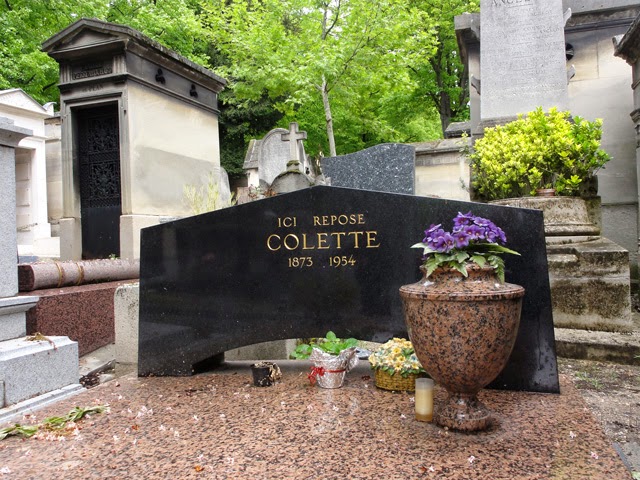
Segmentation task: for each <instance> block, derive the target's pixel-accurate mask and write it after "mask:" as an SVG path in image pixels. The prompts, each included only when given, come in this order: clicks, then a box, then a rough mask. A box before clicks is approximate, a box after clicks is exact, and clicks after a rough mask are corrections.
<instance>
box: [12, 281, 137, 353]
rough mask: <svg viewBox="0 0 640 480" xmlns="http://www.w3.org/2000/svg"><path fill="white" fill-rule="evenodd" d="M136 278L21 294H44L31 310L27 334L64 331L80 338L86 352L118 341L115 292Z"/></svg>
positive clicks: (72, 338)
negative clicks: (116, 338)
mask: <svg viewBox="0 0 640 480" xmlns="http://www.w3.org/2000/svg"><path fill="white" fill-rule="evenodd" d="M131 282H132V281H131V280H129V281H118V282H106V283H98V284H94V285H80V286H77V287H64V288H48V289H44V290H34V291H33V292H28V293H25V294H21V295H36V296H39V297H40V300H39V301H38V303H37V305H36V306H35V307H33V308H32V309H30V310H29V311H28V312H27V334H28V335H33V334H34V333H36V332H40V333H42V334H43V335H51V336H56V335H62V336H67V337H69V338H70V339H71V340H74V341H76V342H78V350H79V355H80V356H82V355H86V354H87V353H90V352H93V351H94V350H96V349H98V348H100V347H103V346H105V345H108V344H110V343H113V342H114V341H115V326H114V322H115V320H114V317H115V314H114V309H113V296H114V294H115V291H116V288H118V287H119V286H121V285H125V284H126V283H131Z"/></svg>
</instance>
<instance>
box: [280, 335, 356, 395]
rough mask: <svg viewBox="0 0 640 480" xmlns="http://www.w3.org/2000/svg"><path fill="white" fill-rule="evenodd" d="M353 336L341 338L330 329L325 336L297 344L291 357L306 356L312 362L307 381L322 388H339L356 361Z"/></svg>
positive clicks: (302, 357)
mask: <svg viewBox="0 0 640 480" xmlns="http://www.w3.org/2000/svg"><path fill="white" fill-rule="evenodd" d="M357 343H358V341H357V340H356V339H355V338H347V339H341V338H338V337H337V336H336V334H335V333H333V332H332V331H329V332H327V335H326V336H325V338H319V339H316V340H315V341H312V342H310V343H302V344H300V345H298V346H297V347H296V349H295V351H294V352H293V353H292V354H291V356H292V357H293V358H301V359H304V358H308V359H309V360H311V362H313V367H312V368H311V373H309V375H308V376H309V381H310V382H311V384H312V385H315V384H316V383H317V384H318V386H320V387H322V388H339V387H341V386H342V384H343V383H344V377H345V375H346V373H347V372H348V371H349V370H351V369H352V368H353V367H355V366H356V365H357V363H358V357H357V356H356V345H357Z"/></svg>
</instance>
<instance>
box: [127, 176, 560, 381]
mask: <svg viewBox="0 0 640 480" xmlns="http://www.w3.org/2000/svg"><path fill="white" fill-rule="evenodd" d="M458 211H462V212H467V211H472V212H473V213H474V214H476V215H480V216H482V217H486V218H490V219H491V220H493V221H494V222H495V223H496V224H497V225H499V226H501V227H502V228H503V229H504V231H505V232H506V235H507V238H508V240H509V243H508V246H509V247H511V248H513V249H515V250H517V251H519V252H521V253H522V256H521V257H517V256H512V255H510V256H508V257H509V258H506V262H507V281H509V282H511V283H517V284H520V285H522V286H524V287H525V289H526V295H525V298H524V304H523V309H522V320H521V324H520V331H519V333H518V339H517V341H516V346H515V348H514V351H513V353H512V355H511V358H510V360H509V363H508V365H507V367H506V368H505V370H504V371H503V373H502V374H501V375H500V376H499V377H498V378H497V379H496V380H495V381H494V382H493V384H492V386H493V387H495V388H504V389H511V390H528V391H536V392H558V391H559V384H558V374H557V364H556V354H555V341H554V333H553V321H552V316H551V297H550V292H549V279H548V273H547V258H546V251H545V242H544V229H543V222H542V212H540V211H535V210H526V209H519V208H511V207H503V206H496V205H486V204H476V203H467V202H456V201H449V200H441V199H434V198H426V197H415V196H410V195H398V194H389V193H378V192H370V191H363V190H351V189H344V188H336V187H322V186H319V187H314V188H310V189H306V190H300V191H297V192H293V193H289V194H285V195H279V196H276V197H272V198H268V199H264V200H260V201H256V202H251V203H248V204H244V205H239V206H236V207H231V208H226V209H223V210H218V211H216V212H211V213H207V214H204V215H199V216H196V217H191V218H186V219H183V220H178V221H174V222H171V223H165V224H162V225H157V226H154V227H150V228H146V229H144V230H143V231H142V245H141V254H142V255H141V269H140V336H139V341H140V344H139V360H138V373H139V375H189V374H191V373H193V370H194V367H198V365H202V364H206V363H207V361H208V360H209V359H212V358H215V357H216V356H219V355H220V354H222V353H223V352H225V351H227V350H230V349H233V348H236V347H240V346H245V345H251V344H254V343H259V342H265V341H269V340H278V339H286V338H302V337H314V336H315V337H319V336H323V335H324V334H325V333H326V332H327V331H328V330H333V331H334V332H336V333H337V334H338V335H339V336H352V337H356V338H360V339H362V340H374V341H379V342H384V341H386V340H388V339H389V338H391V337H393V336H404V337H406V336H407V334H406V327H405V324H404V319H403V314H402V306H401V302H400V296H399V293H398V289H399V287H400V286H401V285H404V284H408V283H413V282H415V281H417V280H418V279H419V278H420V275H419V271H418V266H419V264H420V251H419V250H416V249H411V248H410V246H411V245H413V244H414V243H416V242H419V241H421V240H422V238H423V236H424V233H423V232H424V230H425V228H427V227H429V225H431V224H432V223H443V224H444V225H443V226H444V227H446V228H447V229H449V228H451V219H452V218H453V217H454V216H455V215H456V214H457V212H458Z"/></svg>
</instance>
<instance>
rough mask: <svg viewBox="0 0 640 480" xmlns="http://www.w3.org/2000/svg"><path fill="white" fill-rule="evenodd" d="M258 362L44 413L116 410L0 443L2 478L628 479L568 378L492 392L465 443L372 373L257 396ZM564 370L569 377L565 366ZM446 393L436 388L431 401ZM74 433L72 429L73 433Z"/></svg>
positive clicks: (282, 386)
mask: <svg viewBox="0 0 640 480" xmlns="http://www.w3.org/2000/svg"><path fill="white" fill-rule="evenodd" d="M249 363H250V362H235V363H234V364H232V365H229V366H228V367H227V369H226V370H222V371H220V370H219V371H216V372H215V373H207V374H201V375H197V376H193V377H155V378H154V377H149V378H137V377H136V376H135V375H134V374H128V375H125V376H122V377H120V378H117V379H115V380H112V381H109V382H107V383H104V384H102V385H99V386H96V387H95V388H92V389H89V390H87V391H85V392H82V393H80V394H78V395H76V396H75V397H72V398H68V399H65V400H61V401H60V402H59V403H57V404H55V405H52V406H50V407H47V408H45V409H43V410H42V411H39V412H38V413H37V417H36V418H30V419H27V422H35V423H37V422H39V421H42V419H43V418H45V417H48V416H51V415H62V414H64V413H66V412H68V411H69V410H70V409H71V408H72V407H74V406H76V405H78V406H89V405H103V404H107V403H108V404H109V405H110V413H103V414H97V415H93V416H92V417H91V418H89V419H83V420H81V421H79V422H78V423H77V424H76V425H74V426H71V427H70V428H69V429H67V430H65V431H63V434H62V435H60V434H58V433H55V432H54V433H52V432H43V433H42V434H41V435H40V436H38V437H37V438H31V439H21V438H16V437H12V438H8V439H6V440H4V441H2V442H1V443H0V476H2V477H1V478H16V479H21V480H22V479H34V480H40V479H45V480H46V479H83V480H84V479H91V478H96V479H108V478H114V479H116V478H117V479H122V478H127V479H172V480H175V479H190V478H194V479H199V478H206V479H227V478H229V479H251V480H254V479H258V480H260V479H278V480H283V479H289V478H291V479H293V478H295V479H318V478H320V479H360V480H366V479H380V478H385V479H391V480H393V479H413V478H427V479H435V478H438V479H483V480H484V479H491V480H499V479H570V480H572V479H582V478H589V479H594V480H598V479H601V480H617V479H625V480H629V479H630V478H631V474H630V472H629V470H628V469H627V468H626V467H625V466H624V464H623V462H622V461H621V460H620V458H619V457H618V455H617V454H616V452H615V450H614V449H613V448H612V446H611V442H610V439H609V438H608V437H607V436H606V435H605V434H604V432H603V430H602V427H601V425H600V424H599V422H598V421H597V419H596V417H595V416H594V415H592V411H591V410H590V409H589V408H587V404H586V403H585V400H584V399H583V398H582V396H581V393H584V391H583V390H578V389H576V387H575V386H574V384H573V382H572V381H571V375H567V374H563V375H561V388H562V394H561V395H554V394H531V393H524V392H507V391H495V390H484V391H483V392H481V394H480V398H481V400H482V401H484V402H485V403H486V404H487V406H488V407H489V408H491V409H492V410H493V411H494V412H495V413H496V418H497V423H496V424H495V425H494V426H493V427H492V429H490V430H489V431H487V432H483V433H479V434H474V435H469V434H461V433H456V432H452V431H447V430H444V429H441V428H439V427H437V426H436V425H433V424H428V423H421V422H416V421H415V420H414V418H413V411H414V408H413V403H412V397H413V396H412V395H411V394H407V393H392V392H387V391H382V390H378V389H376V388H375V387H374V385H373V380H372V378H371V371H370V369H369V366H368V365H366V364H365V363H364V362H363V364H361V365H360V366H358V367H357V368H356V370H354V371H352V372H350V373H349V375H348V378H347V382H346V384H345V386H344V387H343V388H340V389H337V390H325V389H320V388H318V387H312V386H310V385H309V382H308V380H307V373H308V371H309V364H308V363H307V362H303V361H298V362H287V361H282V362H278V364H279V365H280V366H281V368H282V371H283V380H282V381H281V382H279V383H278V384H276V385H275V386H273V387H269V388H257V387H254V386H252V384H251V381H250V371H249ZM563 370H564V367H563ZM443 400H444V391H442V390H441V389H439V388H437V389H436V402H442V401H443ZM76 427H77V428H76Z"/></svg>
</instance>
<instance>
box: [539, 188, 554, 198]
mask: <svg viewBox="0 0 640 480" xmlns="http://www.w3.org/2000/svg"><path fill="white" fill-rule="evenodd" d="M555 196H556V189H555V188H538V189H536V197H555Z"/></svg>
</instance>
